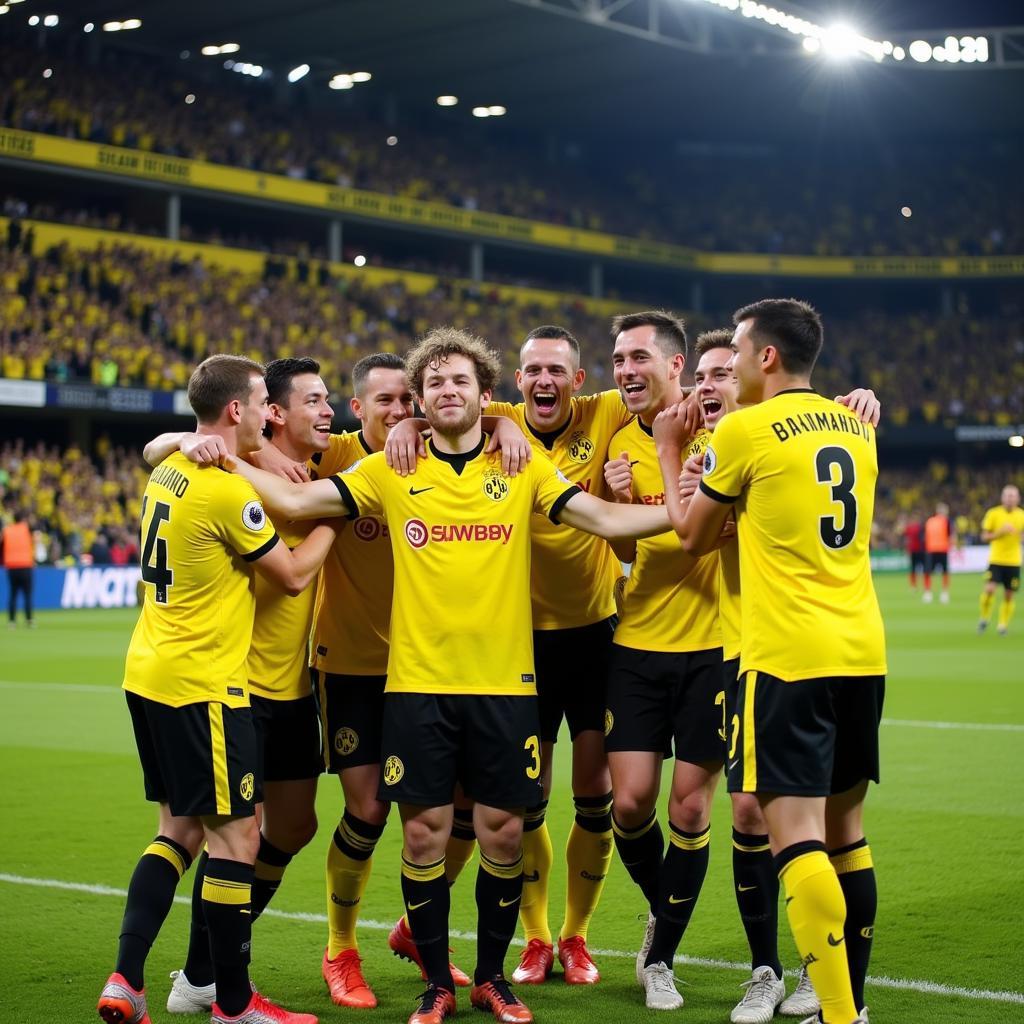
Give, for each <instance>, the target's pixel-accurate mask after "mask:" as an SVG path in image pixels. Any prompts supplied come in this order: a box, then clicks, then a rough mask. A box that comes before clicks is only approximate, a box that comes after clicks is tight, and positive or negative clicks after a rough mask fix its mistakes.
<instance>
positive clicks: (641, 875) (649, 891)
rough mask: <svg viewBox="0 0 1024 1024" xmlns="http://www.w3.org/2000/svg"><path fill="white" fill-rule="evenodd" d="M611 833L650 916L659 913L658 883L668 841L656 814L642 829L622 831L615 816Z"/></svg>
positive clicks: (652, 812)
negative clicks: (642, 896)
mask: <svg viewBox="0 0 1024 1024" xmlns="http://www.w3.org/2000/svg"><path fill="white" fill-rule="evenodd" d="M612 830H613V832H614V835H615V848H616V849H617V850H618V851H619V859H620V860H621V861H622V865H623V867H625V869H626V870H627V871H628V872H629V877H630V878H632V879H633V881H634V882H636V884H637V885H638V886H640V891H641V892H642V893H643V894H644V898H645V899H646V900H647V903H648V905H649V906H650V908H651V913H652V914H653V913H656V912H657V909H658V880H659V878H660V877H661V863H662V859H663V858H664V855H665V837H664V836H663V835H662V834H661V826H660V825H659V824H658V816H657V812H656V811H651V816H650V817H649V818H648V819H647V820H646V821H645V822H644V823H643V824H642V825H641V826H640V827H639V828H634V829H626V828H623V827H622V826H621V825H619V824H618V823H617V822H616V821H615V817H614V815H613V816H612Z"/></svg>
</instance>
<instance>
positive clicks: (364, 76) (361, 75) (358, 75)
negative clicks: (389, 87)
mask: <svg viewBox="0 0 1024 1024" xmlns="http://www.w3.org/2000/svg"><path fill="white" fill-rule="evenodd" d="M349 77H350V78H351V79H352V81H353V82H368V81H370V79H371V78H373V75H371V74H370V72H369V71H353V72H352V74H351V75H350V76H349Z"/></svg>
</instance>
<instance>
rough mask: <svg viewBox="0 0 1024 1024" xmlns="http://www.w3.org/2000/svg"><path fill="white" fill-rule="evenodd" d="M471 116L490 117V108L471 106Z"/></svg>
mask: <svg viewBox="0 0 1024 1024" xmlns="http://www.w3.org/2000/svg"><path fill="white" fill-rule="evenodd" d="M473 116H474V117H490V116H491V108H490V107H474V108H473Z"/></svg>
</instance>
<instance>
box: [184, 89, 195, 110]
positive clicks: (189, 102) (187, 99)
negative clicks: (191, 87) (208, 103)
mask: <svg viewBox="0 0 1024 1024" xmlns="http://www.w3.org/2000/svg"><path fill="white" fill-rule="evenodd" d="M195 101H196V94H195V93H194V92H190V93H189V94H188V95H187V96H186V97H185V103H186V104H187V105H188V106H190V107H191V106H192V104H193V103H195Z"/></svg>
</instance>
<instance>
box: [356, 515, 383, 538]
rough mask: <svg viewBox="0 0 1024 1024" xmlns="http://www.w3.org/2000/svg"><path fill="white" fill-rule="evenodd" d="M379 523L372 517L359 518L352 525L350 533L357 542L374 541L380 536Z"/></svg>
mask: <svg viewBox="0 0 1024 1024" xmlns="http://www.w3.org/2000/svg"><path fill="white" fill-rule="evenodd" d="M380 531H381V522H380V520H379V519H376V518H374V517H373V516H360V517H359V518H358V519H357V520H356V521H355V522H354V523H353V524H352V532H353V533H354V534H355V535H356V537H358V538H359V540H376V539H377V538H378V537H379V536H380Z"/></svg>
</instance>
